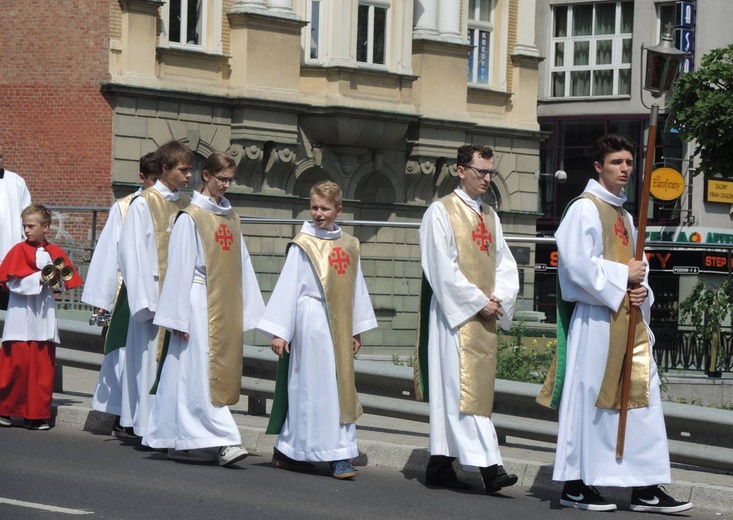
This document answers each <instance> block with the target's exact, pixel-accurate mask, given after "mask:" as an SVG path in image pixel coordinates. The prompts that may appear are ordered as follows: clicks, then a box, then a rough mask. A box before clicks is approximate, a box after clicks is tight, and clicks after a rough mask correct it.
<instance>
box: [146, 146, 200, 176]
mask: <svg viewBox="0 0 733 520" xmlns="http://www.w3.org/2000/svg"><path fill="white" fill-rule="evenodd" d="M155 162H157V163H158V168H160V172H161V173H163V166H167V167H168V169H171V168H173V167H174V166H176V165H177V164H179V163H188V164H190V165H191V166H193V162H194V157H193V152H192V151H191V149H190V148H189V147H188V146H186V145H185V144H183V143H182V142H181V141H170V142H167V143H165V144H164V145H163V146H161V147H160V148H158V149H157V150H156V151H155Z"/></svg>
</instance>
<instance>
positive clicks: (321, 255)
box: [267, 232, 363, 434]
mask: <svg viewBox="0 0 733 520" xmlns="http://www.w3.org/2000/svg"><path fill="white" fill-rule="evenodd" d="M293 244H295V245H297V246H298V247H300V248H301V249H302V250H303V251H304V252H305V254H306V255H307V256H308V259H309V260H310V263H311V266H312V267H313V271H314V272H315V274H316V277H317V278H318V280H319V282H320V284H321V291H322V293H323V297H324V300H325V302H326V310H327V315H328V322H329V328H330V334H331V339H332V341H333V351H334V357H335V362H336V381H337V385H338V391H339V410H340V415H339V422H340V423H341V424H351V423H354V422H356V420H357V419H358V418H359V417H360V416H361V415H362V413H363V411H362V406H361V403H360V402H359V398H358V396H357V394H356V383H355V374H354V342H353V338H354V333H353V319H354V297H355V291H354V287H355V283H356V275H357V267H358V264H359V241H358V240H357V239H356V238H354V237H352V236H351V235H349V234H347V233H343V232H342V233H341V237H339V238H337V239H335V240H328V239H323V238H318V237H315V236H313V235H310V234H308V233H298V234H297V235H296V236H295V238H294V239H293V240H292V242H290V244H288V247H291V246H292V245H293ZM289 363H290V356H289V355H288V354H287V353H285V352H284V353H283V357H282V359H280V361H279V363H278V372H277V380H276V383H275V399H274V401H273V405H272V412H271V413H270V422H269V424H268V425H267V433H268V434H278V433H280V430H282V426H283V423H284V422H285V418H286V416H287V408H288V402H287V400H288V397H287V395H288V394H287V383H288V366H289Z"/></svg>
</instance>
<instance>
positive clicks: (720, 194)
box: [705, 179, 733, 204]
mask: <svg viewBox="0 0 733 520" xmlns="http://www.w3.org/2000/svg"><path fill="white" fill-rule="evenodd" d="M705 182H706V184H707V189H706V190H705V200H706V201H707V202H723V203H725V204H733V182H731V181H719V180H717V179H707V180H706V181H705Z"/></svg>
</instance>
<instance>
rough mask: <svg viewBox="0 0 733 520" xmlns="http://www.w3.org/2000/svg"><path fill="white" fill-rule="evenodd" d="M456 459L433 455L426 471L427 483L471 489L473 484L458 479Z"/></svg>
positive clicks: (432, 485) (433, 485)
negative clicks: (454, 465) (454, 464)
mask: <svg viewBox="0 0 733 520" xmlns="http://www.w3.org/2000/svg"><path fill="white" fill-rule="evenodd" d="M454 460H455V457H446V456H445V455H431V456H430V459H429V460H428V468H427V470H426V471H425V485H426V486H429V487H440V488H445V489H458V490H466V489H471V488H472V487H473V486H471V484H469V483H468V482H463V481H462V480H459V479H458V476H457V475H456V472H455V470H454V469H453V461H454Z"/></svg>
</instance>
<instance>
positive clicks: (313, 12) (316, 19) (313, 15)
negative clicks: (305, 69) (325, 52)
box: [307, 0, 321, 61]
mask: <svg viewBox="0 0 733 520" xmlns="http://www.w3.org/2000/svg"><path fill="white" fill-rule="evenodd" d="M320 31H321V1H320V0H312V1H311V3H310V40H309V43H308V49H309V50H308V53H307V56H308V57H309V59H311V60H316V61H317V60H319V59H320V58H321V55H320V42H321V34H320Z"/></svg>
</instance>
